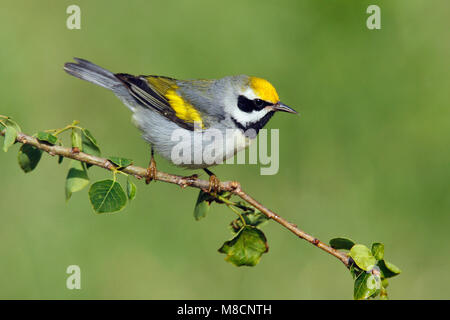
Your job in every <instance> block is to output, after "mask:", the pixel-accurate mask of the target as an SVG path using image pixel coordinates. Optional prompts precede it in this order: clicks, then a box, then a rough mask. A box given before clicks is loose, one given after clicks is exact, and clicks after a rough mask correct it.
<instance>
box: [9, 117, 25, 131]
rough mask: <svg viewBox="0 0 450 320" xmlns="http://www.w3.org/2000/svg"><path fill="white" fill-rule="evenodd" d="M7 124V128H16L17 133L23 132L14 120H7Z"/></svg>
mask: <svg viewBox="0 0 450 320" xmlns="http://www.w3.org/2000/svg"><path fill="white" fill-rule="evenodd" d="M5 124H6V127H14V129H16V131H17V132H21V131H22V129H20V126H19V125H18V124H17V122H15V121H14V120H13V119H12V118H7V119H6V123H5Z"/></svg>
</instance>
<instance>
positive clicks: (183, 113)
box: [165, 86, 203, 128]
mask: <svg viewBox="0 0 450 320" xmlns="http://www.w3.org/2000/svg"><path fill="white" fill-rule="evenodd" d="M177 88H178V87H177V86H174V87H173V88H171V89H169V90H167V92H166V94H165V97H166V98H167V100H169V104H170V106H171V107H172V109H173V110H175V113H176V116H177V117H178V118H180V119H181V120H184V121H186V122H193V123H194V124H199V126H200V128H203V121H202V117H201V116H200V113H199V112H198V111H197V110H196V109H195V108H194V107H193V106H192V105H191V104H190V103H189V102H187V101H185V100H184V99H183V98H182V97H180V96H179V95H178V93H177V92H176V89H177Z"/></svg>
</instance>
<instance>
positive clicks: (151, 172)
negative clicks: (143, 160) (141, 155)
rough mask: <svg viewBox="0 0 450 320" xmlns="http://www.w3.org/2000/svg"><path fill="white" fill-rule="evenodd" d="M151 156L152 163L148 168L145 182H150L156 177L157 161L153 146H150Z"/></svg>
mask: <svg viewBox="0 0 450 320" xmlns="http://www.w3.org/2000/svg"><path fill="white" fill-rule="evenodd" d="M150 150H151V151H150V152H151V158H150V163H149V165H148V168H147V177H146V178H145V183H146V184H149V183H150V182H151V181H152V180H153V179H155V178H156V162H155V151H154V150H153V146H151V147H150Z"/></svg>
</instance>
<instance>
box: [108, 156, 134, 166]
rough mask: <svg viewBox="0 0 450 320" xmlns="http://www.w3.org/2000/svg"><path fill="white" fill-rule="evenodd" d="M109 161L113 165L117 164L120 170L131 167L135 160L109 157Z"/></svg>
mask: <svg viewBox="0 0 450 320" xmlns="http://www.w3.org/2000/svg"><path fill="white" fill-rule="evenodd" d="M108 160H109V161H111V162H112V163H113V164H115V165H116V166H117V167H119V168H125V167H128V166H129V165H131V164H133V160H131V159H127V158H120V157H109V158H108Z"/></svg>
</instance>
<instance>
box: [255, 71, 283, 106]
mask: <svg viewBox="0 0 450 320" xmlns="http://www.w3.org/2000/svg"><path fill="white" fill-rule="evenodd" d="M250 87H251V88H252V89H253V91H254V92H255V93H256V94H257V95H258V97H259V98H260V99H262V100H264V101H268V102H272V103H277V102H278V101H280V98H279V97H278V93H277V91H276V90H275V88H274V87H273V86H272V85H271V84H270V82H269V81H267V80H265V79H262V78H257V77H250Z"/></svg>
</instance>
